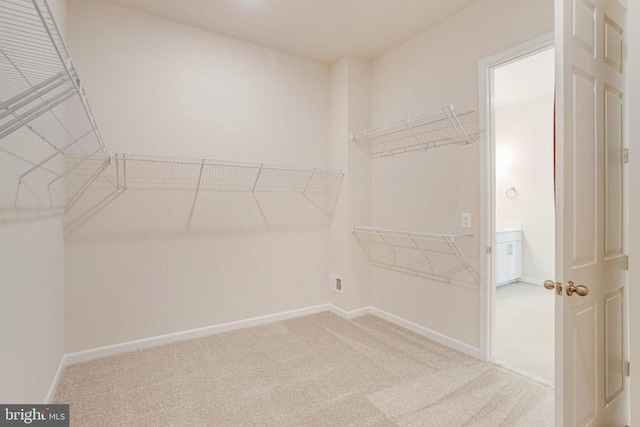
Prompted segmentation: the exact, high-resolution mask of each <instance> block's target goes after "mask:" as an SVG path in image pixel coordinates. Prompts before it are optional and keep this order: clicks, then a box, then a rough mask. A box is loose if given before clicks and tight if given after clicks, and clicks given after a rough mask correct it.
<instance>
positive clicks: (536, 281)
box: [518, 277, 544, 286]
mask: <svg viewBox="0 0 640 427" xmlns="http://www.w3.org/2000/svg"><path fill="white" fill-rule="evenodd" d="M518 281H519V282H523V283H529V284H531V285H541V286H542V284H543V283H544V280H542V279H534V278H532V277H520V278H519V279H518Z"/></svg>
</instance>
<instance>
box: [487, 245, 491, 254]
mask: <svg viewBox="0 0 640 427" xmlns="http://www.w3.org/2000/svg"><path fill="white" fill-rule="evenodd" d="M487 253H488V254H490V253H491V246H487Z"/></svg>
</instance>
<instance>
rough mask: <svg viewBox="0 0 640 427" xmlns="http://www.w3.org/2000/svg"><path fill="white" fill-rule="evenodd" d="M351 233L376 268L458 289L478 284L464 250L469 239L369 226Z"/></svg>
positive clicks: (464, 236)
mask: <svg viewBox="0 0 640 427" xmlns="http://www.w3.org/2000/svg"><path fill="white" fill-rule="evenodd" d="M352 231H353V233H354V234H355V236H356V237H357V239H358V242H359V243H360V245H361V246H362V248H363V249H364V251H365V252H366V254H367V257H368V258H369V262H370V263H371V264H372V265H374V266H376V267H380V268H385V269H389V270H393V271H397V272H401V273H406V274H412V275H415V276H420V277H425V278H429V279H433V280H437V281H442V282H447V283H456V284H458V285H461V286H465V285H466V286H468V287H475V286H476V285H478V284H479V277H478V274H477V273H476V271H475V269H474V268H473V266H472V264H471V262H470V261H469V258H468V257H467V255H465V253H464V250H463V249H464V248H463V245H464V244H465V243H467V242H468V240H469V239H470V238H472V237H473V236H471V235H468V234H446V233H426V232H423V231H412V230H402V229H393V228H381V227H368V226H366V227H365V226H357V227H353V228H352Z"/></svg>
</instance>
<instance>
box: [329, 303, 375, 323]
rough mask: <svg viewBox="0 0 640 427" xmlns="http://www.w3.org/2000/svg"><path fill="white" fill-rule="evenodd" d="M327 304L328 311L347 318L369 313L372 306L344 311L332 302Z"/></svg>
mask: <svg viewBox="0 0 640 427" xmlns="http://www.w3.org/2000/svg"><path fill="white" fill-rule="evenodd" d="M327 305H328V309H329V311H331V312H332V313H333V314H336V315H338V316H340V317H342V318H344V319H347V320H350V319H355V318H356V317H360V316H364V315H365V314H371V310H372V308H373V307H371V306H369V307H362V308H359V309H357V310H351V311H346V310H343V309H341V308H340V307H337V306H335V305H333V304H327Z"/></svg>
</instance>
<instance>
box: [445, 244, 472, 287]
mask: <svg viewBox="0 0 640 427" xmlns="http://www.w3.org/2000/svg"><path fill="white" fill-rule="evenodd" d="M445 240H446V242H447V244H448V245H449V247H450V248H451V250H452V251H453V252H454V253H455V254H456V256H457V257H458V259H459V260H460V262H462V266H463V267H464V268H465V269H466V270H467V271H468V272H469V274H471V276H472V277H473V279H474V280H475V281H476V283H480V276H478V274H477V273H476V271H475V270H474V269H473V267H472V266H471V263H469V260H468V259H467V257H466V256H465V255H464V254H463V253H462V251H461V250H460V247H459V246H458V244H457V243H456V242H455V239H454V238H453V237H449V238H445Z"/></svg>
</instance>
